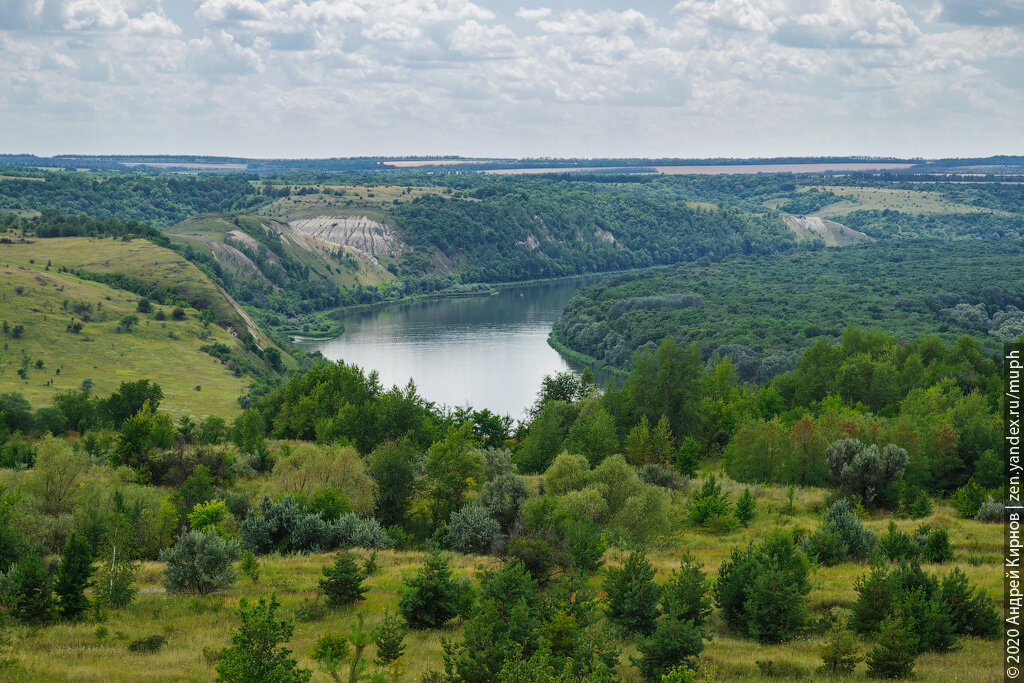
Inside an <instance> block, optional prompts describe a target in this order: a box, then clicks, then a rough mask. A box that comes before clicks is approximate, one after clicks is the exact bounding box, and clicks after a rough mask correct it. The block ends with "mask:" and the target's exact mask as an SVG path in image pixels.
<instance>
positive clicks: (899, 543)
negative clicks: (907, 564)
mask: <svg viewBox="0 0 1024 683" xmlns="http://www.w3.org/2000/svg"><path fill="white" fill-rule="evenodd" d="M878 551H879V553H881V555H882V557H884V558H885V559H887V560H891V561H893V562H899V561H900V560H913V559H916V558H917V557H919V556H920V555H921V546H919V545H918V543H917V540H916V539H915V538H914V537H913V536H911V535H910V534H908V533H906V532H903V531H900V530H899V529H898V528H896V522H894V521H892V520H890V521H889V527H888V529H887V530H886V532H885V533H884V534H882V536H881V537H880V538H879V539H878Z"/></svg>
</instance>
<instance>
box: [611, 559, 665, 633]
mask: <svg viewBox="0 0 1024 683" xmlns="http://www.w3.org/2000/svg"><path fill="white" fill-rule="evenodd" d="M604 589H605V592H606V593H607V594H608V619H609V620H610V621H611V622H612V623H614V624H616V625H618V626H619V627H621V628H622V629H623V630H624V631H626V632H627V633H630V634H641V635H645V636H649V635H651V634H652V633H653V632H654V628H655V621H656V620H657V618H658V612H659V610H658V601H659V600H660V599H661V586H659V585H658V584H656V583H654V569H652V568H651V563H650V562H648V561H647V557H646V556H645V555H644V554H643V553H640V552H636V551H634V552H632V553H630V555H629V557H628V558H627V559H626V562H625V564H623V566H622V567H621V568H620V567H609V568H608V571H607V573H606V575H605V580H604Z"/></svg>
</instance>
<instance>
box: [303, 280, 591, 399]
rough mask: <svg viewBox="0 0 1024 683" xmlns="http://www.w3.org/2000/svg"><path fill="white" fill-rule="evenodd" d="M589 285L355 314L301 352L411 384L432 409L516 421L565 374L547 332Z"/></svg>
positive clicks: (528, 288)
mask: <svg viewBox="0 0 1024 683" xmlns="http://www.w3.org/2000/svg"><path fill="white" fill-rule="evenodd" d="M594 281H595V278H586V279H584V278H580V279H577V280H572V281H563V282H557V283H550V284H538V285H528V286H523V287H518V288H515V289H509V290H505V291H503V292H501V293H499V294H495V295H494V296H488V297H472V298H465V299H445V300H441V301H424V302H420V303H413V304H401V305H396V306H390V307H388V308H385V309H381V310H377V311H365V312H361V313H356V314H353V315H351V316H349V317H346V318H345V319H344V320H343V322H344V323H345V333H344V334H343V335H341V336H340V337H338V338H336V339H331V340H328V341H317V342H304V343H302V346H303V347H304V348H307V349H317V350H319V351H320V352H321V353H323V355H324V356H325V357H327V358H329V359H331V360H338V359H342V360H345V361H346V362H348V363H355V364H356V365H360V366H362V367H363V368H364V369H366V370H367V371H369V370H374V369H375V370H377V371H378V372H379V373H380V378H381V383H382V384H384V385H385V386H391V385H392V384H399V385H404V384H405V383H406V382H408V381H409V379H410V378H412V379H413V381H414V382H416V386H417V388H418V389H419V393H420V395H421V396H423V397H425V398H426V399H427V400H429V401H433V402H435V403H437V404H446V405H449V406H464V405H467V404H468V405H470V406H472V407H473V408H476V409H482V408H489V409H490V410H491V411H493V412H497V413H502V414H508V415H511V416H512V417H514V418H520V417H522V416H523V414H524V412H525V411H526V409H527V408H528V407H529V406H530V405H531V404H532V403H533V401H534V399H535V398H536V396H537V391H538V390H539V389H540V381H541V379H542V378H543V377H544V376H545V375H550V374H554V373H556V372H561V371H564V370H567V369H569V365H568V364H567V363H566V362H565V360H564V359H563V358H562V357H561V356H560V355H559V354H558V352H557V351H555V350H554V349H552V348H551V347H550V346H548V343H547V337H548V333H549V332H551V325H552V323H554V321H555V320H556V319H557V318H558V316H559V314H560V313H561V312H562V309H563V308H564V307H565V305H566V304H567V303H568V302H569V299H570V298H572V295H573V293H574V292H575V291H576V290H577V289H579V288H580V287H581V286H583V285H585V284H589V283H591V282H594Z"/></svg>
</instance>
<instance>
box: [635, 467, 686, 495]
mask: <svg viewBox="0 0 1024 683" xmlns="http://www.w3.org/2000/svg"><path fill="white" fill-rule="evenodd" d="M637 476H638V477H640V481H642V482H643V483H645V484H650V485H651V486H660V487H661V488H663V489H668V490H669V491H681V490H682V489H684V488H685V487H686V479H685V478H684V477H683V475H681V474H680V473H679V472H678V471H676V470H674V469H671V468H669V467H667V466H665V465H655V464H653V463H651V464H647V465H644V466H643V467H641V468H640V470H639V471H638V472H637Z"/></svg>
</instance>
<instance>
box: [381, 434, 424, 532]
mask: <svg viewBox="0 0 1024 683" xmlns="http://www.w3.org/2000/svg"><path fill="white" fill-rule="evenodd" d="M422 458H423V456H422V454H421V453H419V452H418V451H417V450H416V445H415V444H414V443H413V442H412V441H411V440H410V439H408V438H403V439H400V440H398V441H386V442H384V443H382V444H380V445H379V446H377V447H376V448H374V449H373V452H372V453H370V457H369V459H368V463H367V466H368V471H369V473H370V476H371V477H373V480H374V481H375V482H377V488H376V489H375V490H374V516H375V517H376V518H377V520H378V521H380V523H381V524H383V525H384V526H385V527H390V526H393V525H396V524H398V525H401V524H403V523H404V522H405V516H406V513H407V512H408V510H409V505H410V504H411V502H412V499H413V496H414V495H415V494H416V490H417V475H418V474H419V470H420V467H421V462H422Z"/></svg>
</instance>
